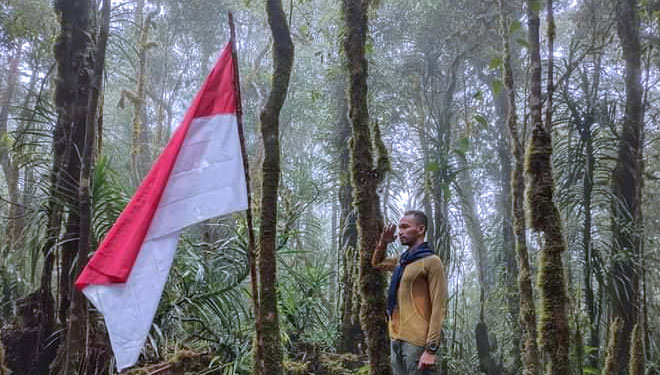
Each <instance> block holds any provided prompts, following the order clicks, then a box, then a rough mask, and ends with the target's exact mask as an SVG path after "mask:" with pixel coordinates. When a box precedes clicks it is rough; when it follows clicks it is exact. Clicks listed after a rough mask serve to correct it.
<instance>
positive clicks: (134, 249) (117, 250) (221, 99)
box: [76, 44, 236, 290]
mask: <svg viewBox="0 0 660 375" xmlns="http://www.w3.org/2000/svg"><path fill="white" fill-rule="evenodd" d="M231 59H232V54H231V45H229V44H228V45H227V46H226V47H225V49H224V50H223V51H222V54H221V55H220V58H219V59H218V62H217V63H216V65H215V67H214V68H213V70H212V71H211V73H209V76H208V77H207V78H206V81H205V82H204V85H203V86H202V89H201V90H200V91H199V93H197V96H196V97H195V99H194V101H193V103H192V105H191V106H190V108H189V109H188V112H187V113H186V115H185V117H184V119H183V122H182V123H181V125H180V126H179V127H178V129H177V130H176V131H175V132H174V135H173V136H172V139H171V140H170V142H169V143H168V144H167V146H166V147H165V149H164V150H163V152H162V153H161V155H160V156H159V157H158V160H157V161H156V162H155V163H154V165H153V166H152V168H151V170H150V171H149V173H148V174H147V176H146V177H145V178H144V180H143V181H142V183H141V184H140V186H139V187H138V189H137V191H136V192H135V194H134V195H133V198H132V199H131V201H130V202H129V203H128V205H127V206H126V208H125V209H124V211H123V212H122V213H121V215H119V218H118V219H117V222H116V223H115V224H114V225H113V227H112V228H111V229H110V231H109V232H108V234H107V235H106V237H105V239H104V240H103V242H102V243H101V246H99V248H98V250H97V251H96V252H95V253H94V256H93V257H92V258H91V259H90V261H89V263H88V264H87V266H86V267H85V268H84V269H83V271H82V272H81V274H80V276H79V277H78V279H77V280H76V287H77V288H78V289H79V290H80V289H83V288H84V287H85V286H87V285H90V284H111V283H123V282H125V281H126V279H127V278H128V275H129V274H130V272H131V269H132V268H133V264H134V263H135V259H136V258H137V255H138V252H139V251H140V248H141V247H142V244H143V242H144V241H145V237H146V235H147V231H148V230H149V226H150V225H151V222H152V220H153V217H154V214H155V213H156V209H157V208H158V204H159V202H160V199H161V197H162V195H163V192H164V191H165V187H166V186H167V181H168V179H169V177H170V173H171V172H172V169H173V167H174V163H175V162H176V158H177V156H178V154H179V150H180V149H181V145H182V144H183V141H184V139H185V137H186V134H187V133H188V129H189V127H190V123H191V122H192V120H193V119H194V118H196V117H204V116H211V115H216V114H223V113H235V112H236V100H235V96H234V95H235V94H234V92H235V90H234V71H233V69H234V68H233V64H232V63H231Z"/></svg>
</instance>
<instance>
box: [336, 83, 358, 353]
mask: <svg viewBox="0 0 660 375" xmlns="http://www.w3.org/2000/svg"><path fill="white" fill-rule="evenodd" d="M341 77H342V78H343V79H339V80H337V83H336V85H335V88H334V90H335V93H334V94H335V100H336V101H337V109H336V111H337V112H336V118H337V121H336V124H337V125H336V126H337V127H336V129H335V144H334V146H335V148H336V151H337V154H338V166H337V167H338V168H337V171H338V177H339V191H338V195H339V197H338V200H339V205H340V213H339V215H340V218H339V252H340V254H341V259H342V262H341V265H342V269H341V271H342V272H341V274H342V291H343V296H342V300H341V332H340V335H339V341H338V344H337V350H338V351H339V352H351V353H357V352H358V347H359V343H360V341H361V340H362V339H363V337H362V330H361V328H360V321H359V314H356V312H357V311H359V309H360V303H359V301H360V300H359V298H357V297H358V296H357V295H356V294H357V293H355V292H356V291H357V288H356V285H355V284H356V281H357V279H358V272H357V271H358V267H357V265H358V256H359V254H358V252H357V231H356V228H355V225H356V224H355V211H354V210H353V206H352V203H353V199H352V186H351V175H350V148H349V143H348V142H349V140H350V137H351V123H350V122H349V121H348V117H347V112H348V100H347V99H348V98H347V97H346V79H345V78H346V75H345V74H341Z"/></svg>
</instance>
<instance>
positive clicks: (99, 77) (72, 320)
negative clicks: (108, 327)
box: [56, 0, 110, 375]
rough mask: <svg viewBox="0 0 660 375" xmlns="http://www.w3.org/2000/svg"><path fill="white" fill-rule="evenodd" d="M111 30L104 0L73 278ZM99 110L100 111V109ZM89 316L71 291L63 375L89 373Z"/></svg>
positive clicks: (87, 215)
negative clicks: (87, 332)
mask: <svg viewBox="0 0 660 375" xmlns="http://www.w3.org/2000/svg"><path fill="white" fill-rule="evenodd" d="M109 29H110V0H103V10H102V16H101V23H100V28H99V30H98V33H95V34H96V38H95V45H94V46H93V47H94V49H93V50H90V51H89V53H90V56H89V64H90V69H91V70H92V76H91V77H90V83H89V89H88V90H89V95H88V97H87V101H88V102H87V107H86V113H85V114H84V115H85V123H84V139H83V148H82V149H81V150H80V153H81V155H80V161H81V167H80V176H79V181H78V204H79V209H80V213H79V216H80V224H79V238H78V249H77V250H78V251H77V254H76V258H77V262H76V264H75V267H74V269H75V273H74V274H75V275H77V274H78V273H79V272H80V271H81V270H82V269H83V268H84V266H85V264H87V254H89V247H90V244H91V237H92V233H91V232H92V227H91V222H92V210H91V195H90V187H91V184H92V181H91V171H92V164H93V162H94V160H93V157H94V154H95V145H96V139H95V134H96V129H97V126H98V124H97V121H98V118H99V116H98V110H99V108H98V107H99V97H100V95H101V94H100V93H101V90H102V85H103V69H104V66H105V51H106V45H107V41H108V34H109ZM101 110H102V109H101ZM87 329H88V316H87V301H86V300H85V297H84V296H83V295H82V293H81V292H79V291H77V290H73V295H72V298H71V306H70V307H69V314H68V319H67V329H66V338H65V343H64V345H61V347H60V348H61V349H62V350H63V351H64V353H63V359H62V360H61V363H58V364H57V366H56V368H59V373H60V374H62V375H68V374H86V373H89V371H90V370H89V369H88V368H93V366H88V365H89V364H88V356H87V348H86V346H87V339H86V338H87V334H86V331H87Z"/></svg>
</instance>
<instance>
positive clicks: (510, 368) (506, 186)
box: [493, 90, 522, 373]
mask: <svg viewBox="0 0 660 375" xmlns="http://www.w3.org/2000/svg"><path fill="white" fill-rule="evenodd" d="M493 94H495V93H493ZM506 94H507V93H506V92H505V91H504V90H502V92H501V93H500V94H499V95H495V108H496V110H497V113H498V120H497V129H498V130H499V131H500V134H501V136H500V137H498V141H497V154H498V156H499V158H500V163H501V165H502V170H501V174H500V177H499V178H500V181H499V182H500V189H501V191H500V196H499V201H500V204H501V206H500V208H499V210H500V212H501V215H502V258H503V261H504V270H505V272H504V278H503V279H504V280H503V283H504V287H505V288H506V302H507V307H508V312H509V316H510V327H511V329H510V331H509V334H508V337H509V338H510V340H511V350H510V351H509V353H508V360H506V361H505V362H504V364H503V365H504V366H505V367H506V370H505V373H517V372H518V371H520V369H521V368H522V361H521V356H520V342H521V336H522V332H521V329H520V292H519V288H518V263H517V261H516V238H515V233H514V231H513V211H512V209H511V207H513V199H512V189H511V174H512V173H513V166H512V155H511V141H510V139H509V137H508V136H507V133H508V127H507V117H508V111H509V110H508V106H509V102H508V97H507V95H506Z"/></svg>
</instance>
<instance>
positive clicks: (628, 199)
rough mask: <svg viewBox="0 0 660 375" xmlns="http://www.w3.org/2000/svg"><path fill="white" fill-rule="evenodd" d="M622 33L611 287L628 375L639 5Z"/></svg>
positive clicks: (628, 12) (632, 6) (621, 5)
mask: <svg viewBox="0 0 660 375" xmlns="http://www.w3.org/2000/svg"><path fill="white" fill-rule="evenodd" d="M616 24H617V34H618V36H619V40H620V41H621V49H622V51H623V59H624V62H625V77H624V83H625V90H626V99H625V112H624V116H623V127H622V130H621V134H620V139H619V150H618V157H617V161H616V165H615V167H614V173H613V176H612V178H613V185H614V186H613V194H614V199H613V200H612V202H613V203H612V206H613V207H612V231H613V235H614V254H613V259H614V264H613V265H612V270H613V271H612V272H613V275H612V276H613V277H612V278H611V280H612V285H611V290H610V294H611V297H610V298H611V301H612V315H613V317H614V318H615V319H616V318H619V319H620V320H621V323H622V326H621V332H620V337H618V338H617V340H616V348H615V352H614V353H615V355H616V357H615V360H614V361H613V363H614V366H615V369H614V373H615V374H617V375H623V374H625V373H626V371H627V370H628V363H629V361H630V346H631V336H632V332H633V328H634V326H635V324H637V322H638V321H639V311H640V309H639V303H640V299H639V294H640V293H639V278H640V269H639V264H640V263H639V261H640V259H639V255H640V249H641V241H640V229H639V228H640V225H641V207H640V202H641V187H642V164H641V160H642V130H643V122H642V121H643V111H644V109H643V106H642V84H641V46H640V40H639V16H638V1H637V0H618V1H617V3H616Z"/></svg>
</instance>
